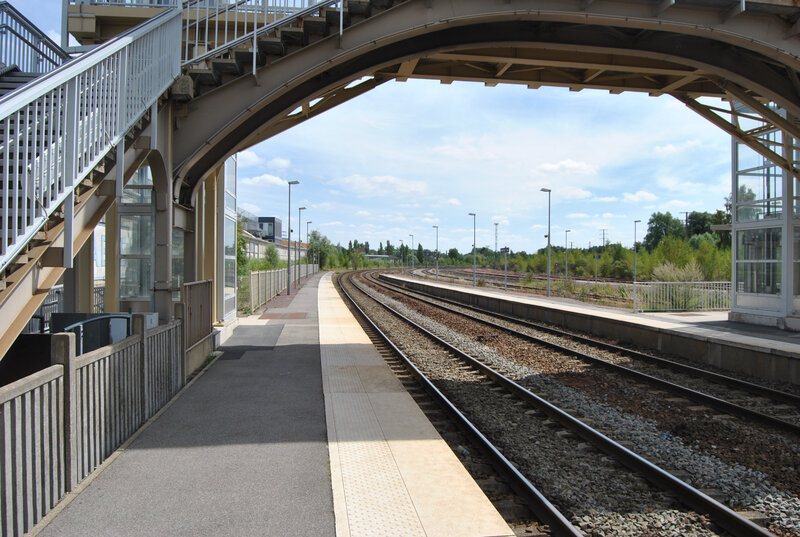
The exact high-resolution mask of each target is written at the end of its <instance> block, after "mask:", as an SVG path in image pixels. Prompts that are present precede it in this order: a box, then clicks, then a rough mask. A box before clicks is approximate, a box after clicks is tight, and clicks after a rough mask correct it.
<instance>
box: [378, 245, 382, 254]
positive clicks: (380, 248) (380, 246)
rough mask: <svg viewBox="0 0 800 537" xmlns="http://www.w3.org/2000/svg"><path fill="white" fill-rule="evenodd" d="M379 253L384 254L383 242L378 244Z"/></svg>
mask: <svg viewBox="0 0 800 537" xmlns="http://www.w3.org/2000/svg"><path fill="white" fill-rule="evenodd" d="M378 255H383V243H382V242H381V243H379V244H378Z"/></svg>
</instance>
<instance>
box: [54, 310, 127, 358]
mask: <svg viewBox="0 0 800 537" xmlns="http://www.w3.org/2000/svg"><path fill="white" fill-rule="evenodd" d="M107 319H125V334H126V336H130V335H131V316H130V314H128V313H106V314H105V315H98V316H96V317H90V318H89V319H83V320H81V321H78V322H76V323H72V324H71V325H69V326H65V327H64V328H62V329H61V331H62V332H70V331H74V332H75V354H76V355H78V356H80V355H81V354H83V326H84V325H86V324H89V323H93V322H95V321H103V320H107Z"/></svg>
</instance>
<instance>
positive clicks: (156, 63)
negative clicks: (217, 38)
mask: <svg viewBox="0 0 800 537" xmlns="http://www.w3.org/2000/svg"><path fill="white" fill-rule="evenodd" d="M180 32H181V10H179V9H170V10H167V11H165V12H163V13H160V14H159V15H157V16H156V17H154V18H153V19H151V20H149V21H147V22H145V23H143V24H141V25H139V26H137V27H135V28H133V29H131V30H129V31H127V32H125V33H123V34H121V35H120V36H119V37H116V38H114V39H112V40H110V41H108V42H106V43H105V44H103V45H100V46H99V47H97V48H96V49H94V50H92V51H91V52H89V53H87V54H85V55H83V56H81V57H80V58H79V59H76V60H74V61H72V62H69V63H67V64H65V65H63V66H61V67H60V68H58V69H56V70H54V71H51V72H50V73H47V74H45V75H43V76H42V77H40V78H38V79H37V80H35V81H33V82H31V83H30V84H29V85H27V86H26V87H24V88H20V89H18V90H17V91H15V92H13V93H11V94H9V95H7V96H5V97H4V98H3V99H0V165H2V167H3V170H4V174H3V177H2V185H1V186H2V197H3V199H4V200H7V201H8V202H7V203H6V202H4V204H3V207H2V215H0V217H1V218H2V220H0V270H2V269H4V268H5V267H6V266H8V264H9V263H10V262H11V261H12V260H13V259H14V258H15V257H16V256H17V255H18V254H19V253H20V252H21V251H22V249H23V248H24V247H25V245H26V244H27V243H28V242H29V241H30V240H31V239H32V238H33V237H34V236H35V234H36V233H37V232H38V231H39V230H40V229H41V227H42V226H43V225H44V223H45V222H46V221H47V219H48V218H49V217H50V216H52V215H53V214H54V213H55V212H56V211H57V210H58V209H59V207H60V206H62V204H63V212H64V223H65V231H66V233H67V237H66V240H65V241H64V266H66V267H69V266H71V259H72V236H71V233H72V216H73V210H74V203H73V202H72V200H73V198H74V189H75V188H76V187H77V185H79V184H80V183H81V181H82V180H83V179H84V178H85V177H86V176H88V174H89V173H90V172H91V171H92V169H93V168H94V167H95V166H97V164H98V163H99V162H100V161H101V160H102V159H103V158H104V157H105V155H107V154H108V152H109V151H110V150H111V149H112V148H113V147H114V146H116V145H118V144H119V143H121V141H122V140H123V139H124V136H125V133H126V132H127V131H128V130H130V128H131V127H132V126H133V125H134V124H136V122H137V121H138V120H139V118H141V117H142V116H143V115H144V114H145V113H146V112H147V110H148V109H149V108H150V107H151V106H152V105H153V103H155V102H156V100H157V99H158V97H159V96H161V95H162V94H163V93H164V92H165V91H166V90H167V89H168V88H169V86H170V85H171V84H172V82H173V81H174V80H175V78H177V77H178V76H179V75H180V40H181V35H180ZM65 202H66V203H65Z"/></svg>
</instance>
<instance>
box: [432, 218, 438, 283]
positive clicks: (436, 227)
mask: <svg viewBox="0 0 800 537" xmlns="http://www.w3.org/2000/svg"><path fill="white" fill-rule="evenodd" d="M433 227H434V228H435V229H436V281H437V282H438V281H439V226H433Z"/></svg>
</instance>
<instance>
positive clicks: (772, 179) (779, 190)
mask: <svg viewBox="0 0 800 537" xmlns="http://www.w3.org/2000/svg"><path fill="white" fill-rule="evenodd" d="M737 188H738V190H737V196H736V201H737V203H739V204H742V203H750V202H753V201H755V200H767V199H772V198H780V197H782V196H783V173H782V172H781V170H780V169H779V168H778V167H777V166H770V167H768V168H764V169H762V170H759V173H757V174H740V175H739V176H738V177H737Z"/></svg>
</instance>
